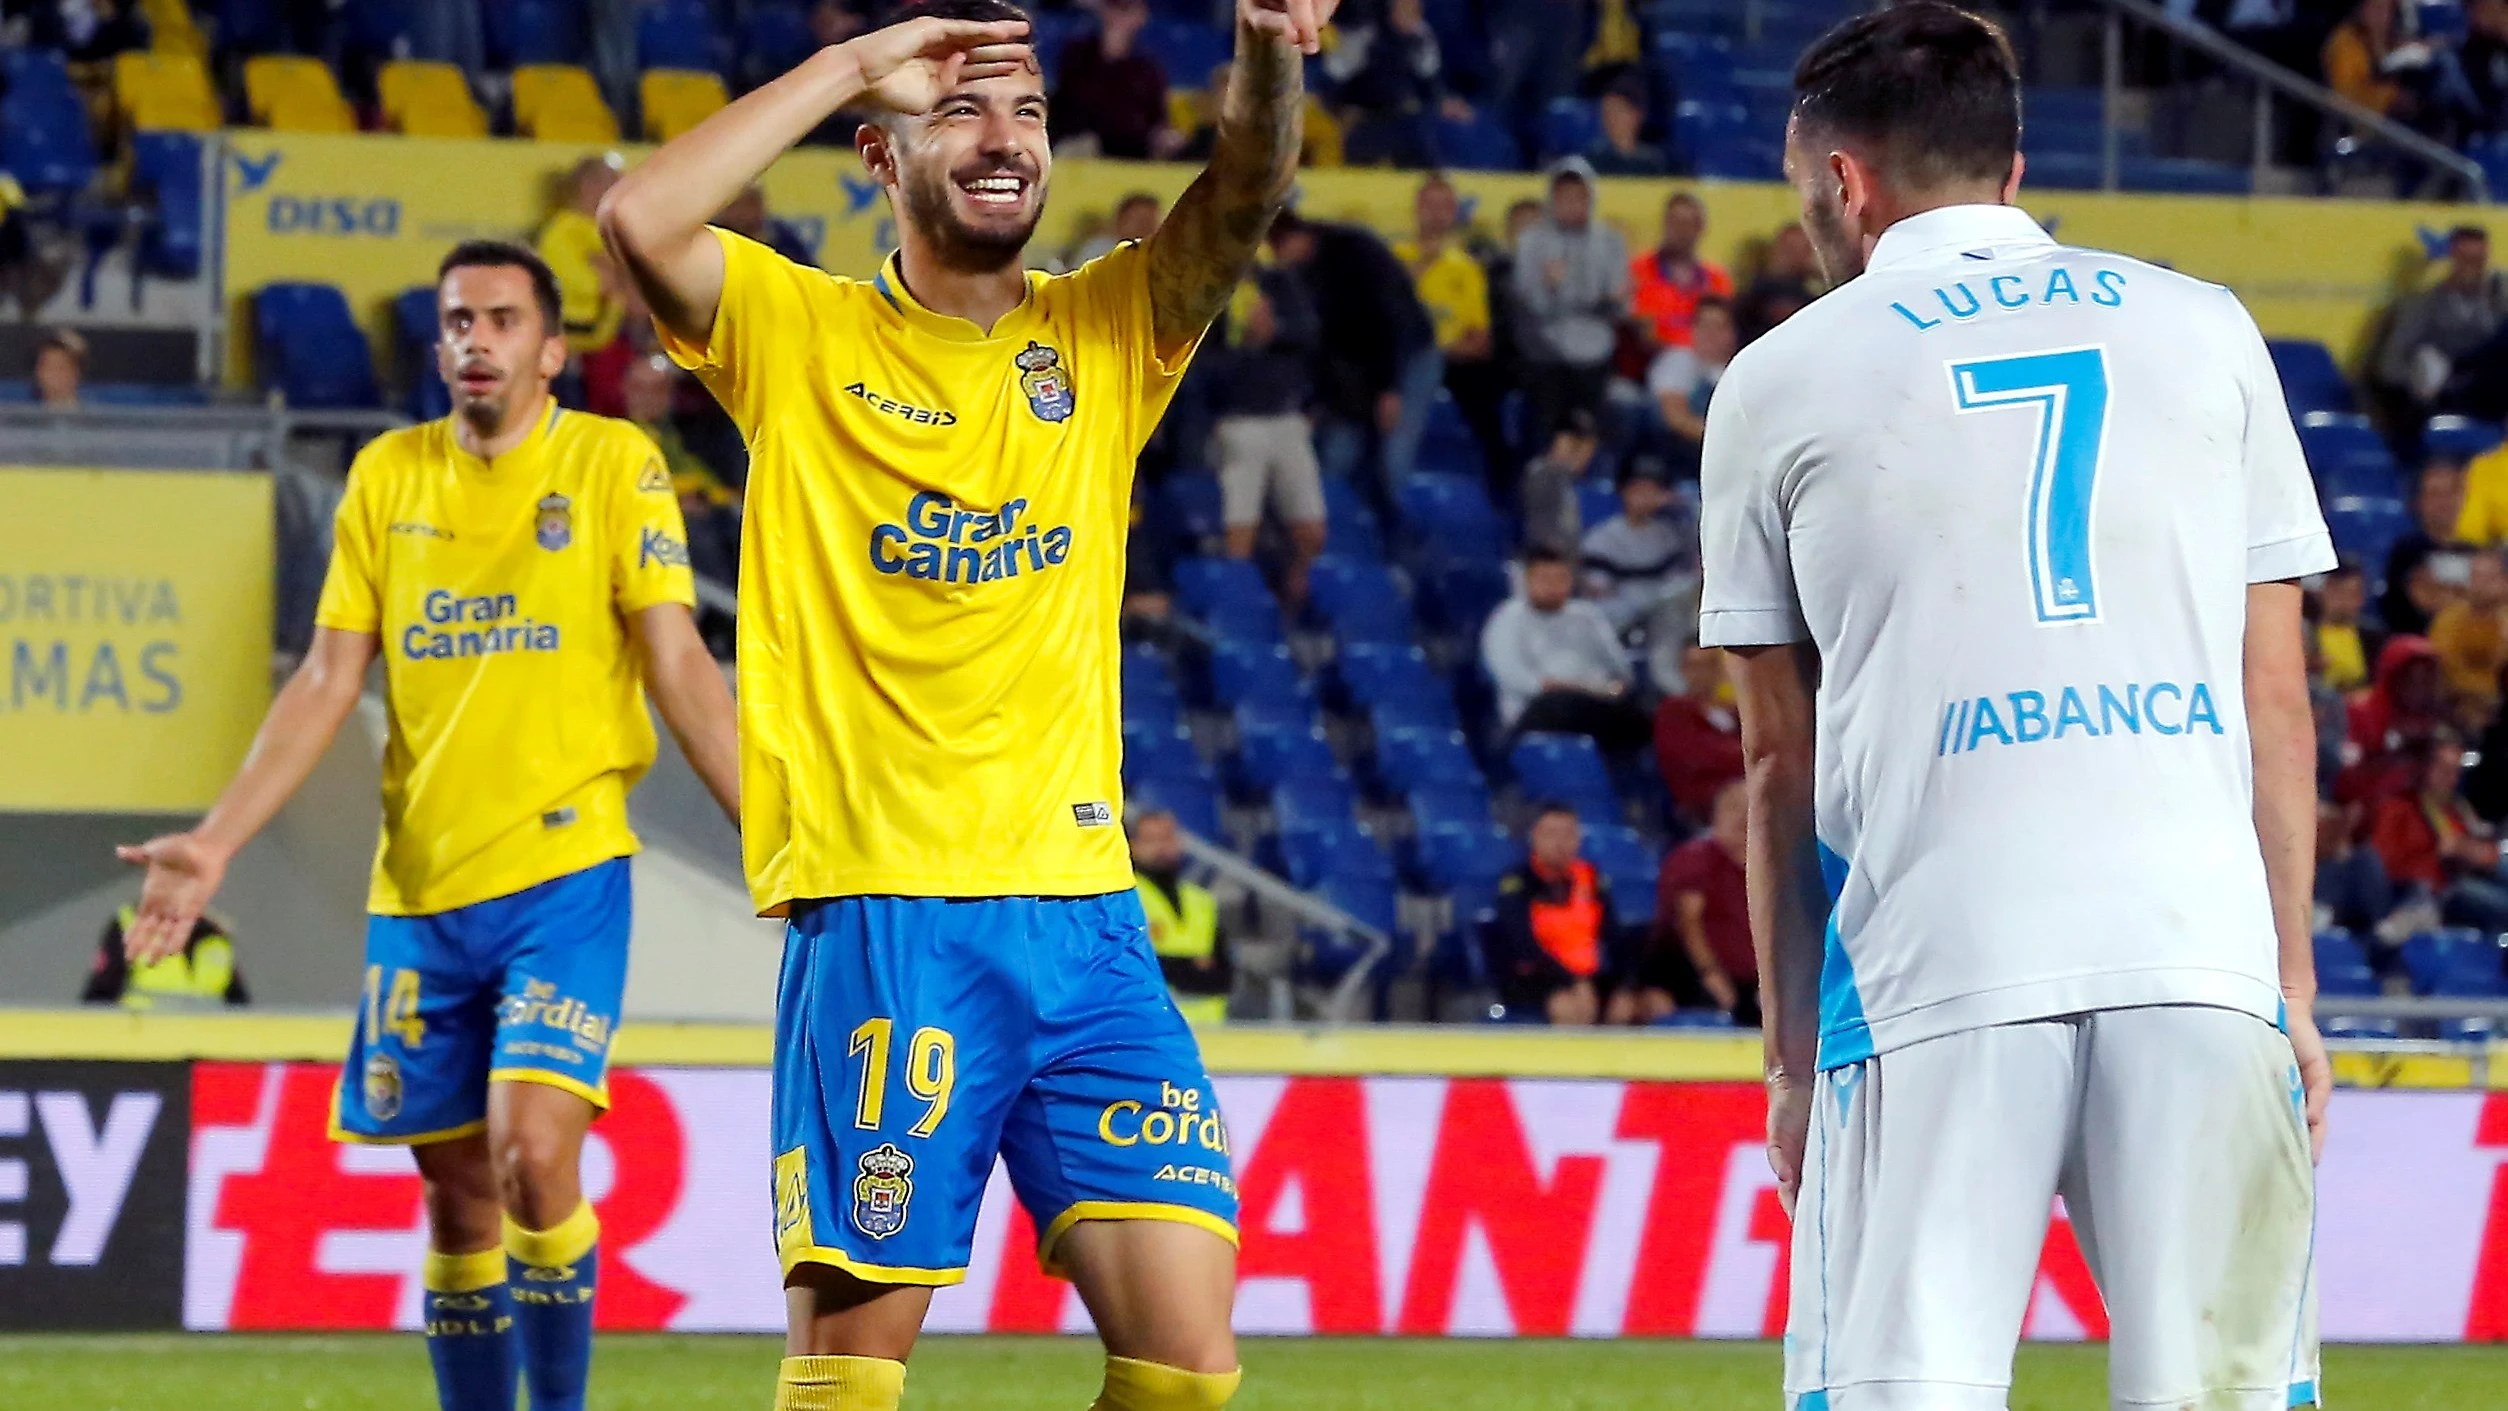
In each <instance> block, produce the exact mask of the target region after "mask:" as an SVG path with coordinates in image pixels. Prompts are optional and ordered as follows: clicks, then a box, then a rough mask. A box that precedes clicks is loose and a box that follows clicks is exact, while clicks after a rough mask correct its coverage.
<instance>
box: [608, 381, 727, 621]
mask: <svg viewBox="0 0 2508 1411" xmlns="http://www.w3.org/2000/svg"><path fill="white" fill-rule="evenodd" d="M680 376H681V374H680V372H679V369H678V368H676V367H674V366H673V365H672V364H671V360H670V359H669V358H668V357H666V356H664V355H663V354H661V353H659V352H655V353H648V354H646V355H645V356H643V357H641V358H637V359H635V360H633V361H632V362H630V363H628V364H627V367H626V371H625V373H624V375H623V376H622V377H621V378H620V379H619V390H620V395H621V397H622V398H623V400H624V402H625V407H624V409H623V410H624V412H625V416H626V419H627V420H629V421H632V422H634V423H635V424H636V425H637V426H638V427H639V428H641V429H642V430H643V432H644V434H645V435H647V436H650V437H652V438H653V445H654V448H655V449H656V450H659V451H660V452H661V453H662V465H661V470H662V473H663V474H665V475H667V476H668V477H669V478H670V486H671V492H672V493H673V494H675V495H677V496H678V497H679V512H680V516H681V518H683V519H685V520H686V521H687V525H688V566H689V568H691V569H693V570H694V571H695V572H696V575H697V576H698V577H699V578H708V579H712V580H713V581H714V582H717V583H723V584H729V583H733V582H736V581H738V579H739V577H740V496H739V495H738V494H736V493H734V492H733V490H732V488H731V487H730V486H729V485H726V484H724V483H723V480H722V477H721V476H718V475H716V474H715V473H714V469H713V467H711V466H709V465H707V464H706V463H705V461H704V460H703V459H702V458H700V457H699V456H698V455H697V454H696V453H695V452H693V451H691V450H689V449H688V443H687V441H686V439H685V438H683V437H682V436H681V435H680V432H679V425H678V421H677V419H676V417H675V416H674V414H673V413H674V411H675V409H676V407H677V403H678V399H679V387H680Z"/></svg>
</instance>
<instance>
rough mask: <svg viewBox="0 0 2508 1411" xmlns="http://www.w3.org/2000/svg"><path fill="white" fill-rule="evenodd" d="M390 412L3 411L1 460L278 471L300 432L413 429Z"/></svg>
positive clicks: (278, 408)
mask: <svg viewBox="0 0 2508 1411" xmlns="http://www.w3.org/2000/svg"><path fill="white" fill-rule="evenodd" d="M408 424H409V418H407V417H405V416H402V415H400V414H399V413H397V412H388V411H309V410H298V409H295V408H291V407H288V406H286V405H284V404H283V403H279V402H275V401H273V402H270V403H266V404H249V405H234V406H214V405H213V406H203V407H134V406H83V407H75V408H55V407H44V406H0V461H6V462H8V463H9V464H12V465H61V466H90V465H93V466H126V467H130V468H133V469H150V470H275V469H278V468H280V467H282V466H285V465H287V464H288V463H289V461H290V457H289V454H288V447H289V443H290V442H291V441H292V440H293V439H294V438H296V437H298V436H300V435H344V436H374V435H379V434H381V433H383V432H385V431H389V430H391V429H393V428H394V427H398V426H407V425H408Z"/></svg>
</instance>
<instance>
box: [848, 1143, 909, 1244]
mask: <svg viewBox="0 0 2508 1411" xmlns="http://www.w3.org/2000/svg"><path fill="white" fill-rule="evenodd" d="M854 1167H855V1172H856V1174H855V1176H854V1178H853V1225H854V1228H855V1229H857V1230H860V1231H861V1232H862V1233H864V1234H866V1235H869V1236H870V1237H871V1238H873V1239H875V1240H884V1239H886V1238H888V1237H889V1236H890V1235H893V1234H895V1233H897V1232H898V1231H899V1230H902V1229H904V1228H905V1227H906V1202H908V1201H910V1200H912V1199H914V1182H913V1181H912V1180H910V1179H908V1178H909V1177H911V1176H912V1175H913V1174H914V1158H913V1157H911V1156H908V1155H906V1154H905V1153H904V1152H902V1151H899V1150H898V1149H897V1145H896V1143H894V1142H884V1143H882V1144H880V1145H879V1146H876V1147H874V1148H872V1149H871V1150H869V1151H866V1152H864V1153H862V1159H861V1160H859V1161H857V1162H855V1163H854Z"/></svg>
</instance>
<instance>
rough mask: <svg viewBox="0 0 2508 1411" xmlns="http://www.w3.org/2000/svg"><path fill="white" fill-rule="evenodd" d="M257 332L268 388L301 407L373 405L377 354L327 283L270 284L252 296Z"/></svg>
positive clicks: (257, 347) (264, 382)
mask: <svg viewBox="0 0 2508 1411" xmlns="http://www.w3.org/2000/svg"><path fill="white" fill-rule="evenodd" d="M253 333H254V337H255V351H256V354H257V357H258V361H259V365H260V369H261V385H262V388H263V390H264V391H273V390H275V391H278V392H281V393H283V394H284V395H285V396H286V397H287V400H288V402H289V404H290V405H292V406H298V407H371V406H375V405H377V404H378V403H379V401H380V398H378V397H377V396H376V394H375V380H374V354H373V351H372V350H371V349H369V348H368V347H367V346H366V335H365V333H364V332H363V331H362V330H360V329H359V328H358V327H357V321H356V319H355V318H354V317H353V316H351V314H350V313H349V309H348V299H347V297H346V296H344V295H342V294H341V293H340V291H339V290H338V289H337V288H336V287H334V286H332V285H328V284H295V283H275V284H265V285H263V286H262V287H261V290H260V292H258V293H256V294H255V295H254V296H253Z"/></svg>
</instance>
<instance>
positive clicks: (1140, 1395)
mask: <svg viewBox="0 0 2508 1411" xmlns="http://www.w3.org/2000/svg"><path fill="white" fill-rule="evenodd" d="M1244 1375H1245V1374H1244V1372H1243V1371H1242V1370H1239V1371H1234V1372H1188V1371H1186V1370H1184V1369H1183V1368H1182V1367H1169V1366H1166V1365H1165V1364H1163V1363H1158V1362H1142V1361H1138V1360H1136V1359H1134V1358H1130V1357H1109V1358H1107V1359H1106V1389H1105V1390H1104V1391H1102V1392H1099V1393H1098V1395H1097V1404H1096V1406H1094V1407H1093V1408H1091V1411H1217V1408H1219V1407H1222V1406H1225V1405H1227V1404H1228V1398H1229V1397H1232V1396H1234V1395H1236V1394H1237V1383H1238V1381H1240V1380H1242V1379H1243V1377H1244Z"/></svg>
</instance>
